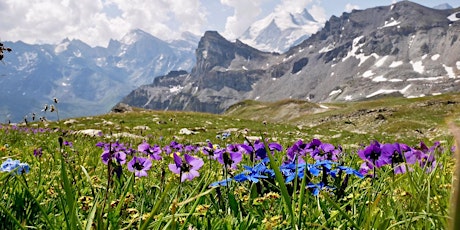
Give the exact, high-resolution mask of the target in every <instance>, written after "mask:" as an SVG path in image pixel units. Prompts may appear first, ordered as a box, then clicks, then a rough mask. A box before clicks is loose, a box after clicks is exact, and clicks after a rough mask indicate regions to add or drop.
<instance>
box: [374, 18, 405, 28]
mask: <svg viewBox="0 0 460 230" xmlns="http://www.w3.org/2000/svg"><path fill="white" fill-rule="evenodd" d="M399 24H401V22H399V21H396V20H395V19H394V18H391V19H390V21H385V24H384V25H383V26H382V27H379V29H382V28H386V27H392V26H397V25H399Z"/></svg>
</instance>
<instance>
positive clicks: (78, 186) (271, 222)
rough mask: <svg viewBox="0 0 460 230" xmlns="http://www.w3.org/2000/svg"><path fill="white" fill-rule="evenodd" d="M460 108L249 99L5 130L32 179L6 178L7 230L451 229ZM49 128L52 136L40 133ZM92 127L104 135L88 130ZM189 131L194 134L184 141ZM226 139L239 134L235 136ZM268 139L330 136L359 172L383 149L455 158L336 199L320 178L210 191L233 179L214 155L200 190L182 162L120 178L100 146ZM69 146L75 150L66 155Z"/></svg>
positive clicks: (3, 154)
mask: <svg viewBox="0 0 460 230" xmlns="http://www.w3.org/2000/svg"><path fill="white" fill-rule="evenodd" d="M459 105H460V94H448V95H440V96H436V97H426V98H417V99H402V98H382V99H379V100H372V101H364V102H353V103H334V104H332V103H331V104H324V105H323V108H322V107H320V106H319V105H316V104H313V103H309V102H303V101H296V100H285V101H281V102H275V103H262V102H254V101H245V102H242V103H239V104H237V105H235V106H233V107H231V108H230V109H229V111H228V112H227V113H225V114H222V115H214V114H205V113H192V112H171V111H168V112H165V111H145V110H140V109H136V110H135V111H133V112H128V113H123V114H115V113H110V114H105V115H101V116H94V117H82V118H75V119H74V120H75V121H72V122H70V120H71V119H67V120H64V121H61V122H60V123H56V122H50V123H47V124H45V123H38V122H33V123H29V124H28V125H27V126H26V125H20V126H19V128H13V126H8V125H2V129H0V161H1V162H3V161H5V160H6V159H7V158H12V159H18V160H20V161H21V162H26V163H28V164H29V165H30V168H31V170H30V173H28V174H23V175H20V176H19V175H13V174H11V173H7V172H0V192H1V194H2V197H3V199H2V200H1V201H0V228H1V229H18V228H22V229H27V228H31V227H35V228H38V229H61V228H66V229H141V228H142V229H188V228H189V227H193V228H196V229H289V228H296V227H299V226H301V227H302V228H307V229H310V228H314V229H351V228H359V229H442V228H446V227H447V223H448V222H449V220H450V219H449V213H448V210H449V201H450V194H451V186H452V185H451V182H452V172H453V167H454V160H453V158H452V155H451V154H449V149H450V147H451V146H452V145H453V139H452V135H451V134H450V133H449V131H448V129H447V125H446V123H445V122H446V121H447V120H452V121H454V122H455V123H456V124H457V125H459V124H460V119H459V117H460V116H459V115H460V109H459V107H460V106H459ZM57 106H59V105H57ZM324 106H327V107H328V109H325V108H324ZM53 115H54V114H48V116H50V117H51V116H53ZM38 128H47V131H46V132H43V133H41V132H38V133H33V132H31V131H30V130H33V129H38ZM88 129H96V130H100V131H101V132H102V133H103V134H104V135H103V136H98V135H95V136H91V135H85V134H82V133H81V132H78V131H81V130H88ZM181 129H187V130H190V131H193V132H194V134H183V133H181ZM224 133H231V135H230V136H229V137H228V138H223V136H224V135H223V134H224ZM119 134H124V135H119ZM127 134H131V136H127ZM133 135H134V136H133ZM261 137H265V138H268V140H269V141H268V142H274V141H275V142H278V143H280V144H281V145H282V146H283V147H284V148H285V149H286V148H287V147H289V146H291V145H293V143H294V142H295V141H297V140H299V139H303V140H304V141H305V142H309V141H311V140H312V139H313V138H318V139H320V140H321V141H323V142H329V143H331V144H334V145H335V146H337V145H341V146H342V148H343V152H344V154H343V156H342V158H341V161H342V162H343V163H344V164H345V165H347V166H350V167H353V168H355V169H357V168H358V167H359V166H360V164H361V163H362V160H361V159H359V157H357V155H356V152H357V151H358V149H360V148H362V145H368V144H369V143H370V141H372V140H378V141H379V142H382V143H393V142H401V143H406V144H408V145H410V146H416V145H418V144H419V142H420V141H424V142H426V143H427V144H428V145H429V146H431V145H432V144H433V143H434V142H436V141H440V142H441V144H442V146H443V148H444V149H445V151H444V153H442V152H437V153H436V154H437V163H438V167H437V168H436V169H435V170H433V171H432V172H430V173H426V172H425V169H423V168H420V167H414V168H413V171H411V172H409V173H406V174H402V175H393V173H392V170H391V167H385V168H382V169H379V170H378V171H377V174H378V175H379V176H378V177H377V178H375V179H371V178H365V179H359V178H357V177H350V178H349V182H348V186H346V188H344V196H343V197H340V198H339V197H336V196H334V195H331V194H329V193H328V192H326V191H322V192H320V194H319V196H313V195H312V191H313V190H312V189H307V188H306V186H307V185H306V183H302V182H305V181H306V179H308V180H310V179H311V180H317V179H315V178H309V177H310V176H308V177H307V176H305V178H304V179H303V180H302V179H301V178H298V179H297V180H294V181H293V182H291V183H284V181H283V178H282V175H279V172H276V174H277V178H276V179H261V183H257V184H256V183H250V182H244V183H231V184H229V185H228V186H222V187H218V188H210V187H209V185H210V184H211V183H213V182H215V181H218V180H221V179H224V178H225V176H224V175H225V174H224V170H223V167H222V165H220V164H219V163H218V162H216V161H213V160H209V159H207V158H205V156H204V155H203V154H202V153H196V156H197V157H200V158H202V159H203V160H204V166H203V167H202V168H201V169H200V170H199V172H200V176H199V177H197V178H195V179H194V180H192V181H186V182H184V183H179V178H178V176H177V175H175V174H173V173H172V172H171V171H169V169H168V164H171V163H173V159H172V156H171V155H168V154H165V153H162V154H163V155H162V156H163V160H161V161H153V166H152V168H151V169H150V170H149V171H148V177H142V178H137V177H134V175H133V173H131V172H129V171H128V170H127V168H126V165H123V166H122V169H123V171H122V174H120V175H121V176H120V177H118V176H117V174H115V171H114V170H115V168H114V167H115V165H116V164H114V165H111V164H109V165H111V166H110V167H108V166H107V165H105V164H103V163H102V161H101V157H100V156H101V154H102V149H101V148H98V147H96V144H97V143H98V142H105V143H114V142H115V141H119V142H121V143H126V144H127V145H131V146H132V148H134V149H137V146H138V145H139V144H141V143H142V142H143V141H147V142H148V143H150V144H151V145H154V144H158V145H159V146H161V147H164V146H167V145H169V143H170V142H171V141H173V140H174V141H177V142H179V143H181V144H184V145H200V146H204V145H206V142H207V141H211V142H212V143H214V144H218V145H220V146H221V147H224V146H226V145H227V144H234V143H243V142H244V141H245V140H250V141H251V142H253V139H255V138H261ZM59 138H63V140H64V141H68V142H71V143H72V144H73V146H72V147H71V146H65V145H64V146H61V145H60V143H59V141H58V140H59ZM38 148H42V150H43V155H42V157H40V158H37V157H35V156H34V155H33V152H34V149H38ZM284 153H285V152H284V151H282V152H276V154H275V155H274V156H273V159H272V161H271V163H272V164H271V166H269V168H272V169H275V168H277V166H278V165H280V164H281V163H282V161H284V160H285V158H283V157H284ZM183 154H184V153H182V155H183ZM129 160H131V157H130V156H128V157H127V161H129ZM309 163H313V160H312V159H310V160H309ZM241 164H245V165H250V166H252V165H253V164H254V162H253V161H251V159H250V157H249V156H248V155H245V156H244V159H243V161H242V162H241ZM241 171H242V167H241V165H240V167H239V168H238V169H237V170H229V171H226V172H227V175H228V176H234V175H236V174H238V173H239V172H241ZM275 171H276V170H275ZM331 183H333V182H331ZM334 183H336V182H334ZM337 183H338V181H337Z"/></svg>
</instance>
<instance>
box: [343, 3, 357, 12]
mask: <svg viewBox="0 0 460 230" xmlns="http://www.w3.org/2000/svg"><path fill="white" fill-rule="evenodd" d="M358 9H360V8H359V6H358V5H353V4H351V3H347V4H346V5H345V12H351V11H352V10H358Z"/></svg>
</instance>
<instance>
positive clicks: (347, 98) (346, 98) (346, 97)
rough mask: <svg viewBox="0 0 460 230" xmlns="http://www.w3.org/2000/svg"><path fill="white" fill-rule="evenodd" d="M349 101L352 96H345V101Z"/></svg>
mask: <svg viewBox="0 0 460 230" xmlns="http://www.w3.org/2000/svg"><path fill="white" fill-rule="evenodd" d="M351 100H353V96H351V95H347V96H345V101H351Z"/></svg>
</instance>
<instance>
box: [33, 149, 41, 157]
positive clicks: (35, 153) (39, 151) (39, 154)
mask: <svg viewBox="0 0 460 230" xmlns="http://www.w3.org/2000/svg"><path fill="white" fill-rule="evenodd" d="M42 155H43V151H42V148H38V149H34V156H35V157H41V156H42Z"/></svg>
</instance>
